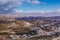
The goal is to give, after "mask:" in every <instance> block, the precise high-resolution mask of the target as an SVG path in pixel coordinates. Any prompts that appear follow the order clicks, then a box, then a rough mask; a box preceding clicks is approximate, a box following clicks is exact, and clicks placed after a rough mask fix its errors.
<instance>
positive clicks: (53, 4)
mask: <svg viewBox="0 0 60 40" xmlns="http://www.w3.org/2000/svg"><path fill="white" fill-rule="evenodd" d="M24 11H32V12H33V11H37V12H38V11H41V12H50V11H59V12H60V0H9V1H8V0H0V14H5V13H11V12H24Z"/></svg>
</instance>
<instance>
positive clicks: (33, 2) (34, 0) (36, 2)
mask: <svg viewBox="0 0 60 40" xmlns="http://www.w3.org/2000/svg"><path fill="white" fill-rule="evenodd" d="M31 3H32V4H40V1H38V0H33V1H31Z"/></svg>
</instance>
